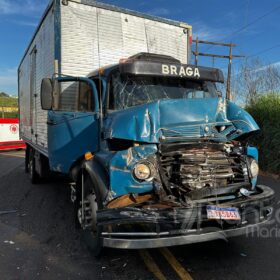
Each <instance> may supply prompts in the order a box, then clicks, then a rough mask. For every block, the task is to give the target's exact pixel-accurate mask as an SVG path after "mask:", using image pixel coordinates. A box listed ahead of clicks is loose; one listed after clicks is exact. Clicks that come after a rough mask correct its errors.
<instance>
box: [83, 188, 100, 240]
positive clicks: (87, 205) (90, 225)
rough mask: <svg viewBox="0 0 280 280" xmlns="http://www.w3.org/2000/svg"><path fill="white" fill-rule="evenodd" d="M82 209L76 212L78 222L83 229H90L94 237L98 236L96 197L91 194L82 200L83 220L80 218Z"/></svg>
mask: <svg viewBox="0 0 280 280" xmlns="http://www.w3.org/2000/svg"><path fill="white" fill-rule="evenodd" d="M82 211H83V210H82V207H81V208H79V210H78V220H79V222H80V224H81V226H82V228H83V229H90V230H91V232H92V234H93V235H94V236H97V235H98V227H97V211H98V204H97V201H96V195H95V194H94V193H91V194H89V195H87V197H86V199H85V200H84V219H83V217H82Z"/></svg>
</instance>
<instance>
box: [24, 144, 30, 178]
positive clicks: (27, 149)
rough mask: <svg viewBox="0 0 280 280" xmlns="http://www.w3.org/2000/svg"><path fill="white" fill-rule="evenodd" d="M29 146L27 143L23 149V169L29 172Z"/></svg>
mask: <svg viewBox="0 0 280 280" xmlns="http://www.w3.org/2000/svg"><path fill="white" fill-rule="evenodd" d="M29 157H30V147H29V146H28V145H27V146H26V149H25V159H24V171H25V173H29V161H30V158H29Z"/></svg>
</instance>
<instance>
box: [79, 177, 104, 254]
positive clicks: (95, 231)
mask: <svg viewBox="0 0 280 280" xmlns="http://www.w3.org/2000/svg"><path fill="white" fill-rule="evenodd" d="M96 190H97V188H95V187H94V182H93V181H92V179H91V178H90V176H89V175H87V176H85V179H84V196H85V199H86V200H87V201H90V200H92V201H94V202H92V203H91V204H92V205H95V206H92V205H91V209H92V212H93V211H94V212H95V213H93V217H95V218H93V225H92V227H91V228H86V229H83V228H81V237H82V239H83V241H84V242H85V243H86V245H87V247H88V249H89V250H90V252H91V253H92V254H93V255H94V256H95V257H98V256H100V255H101V254H102V251H103V244H102V238H101V233H102V227H97V226H96V211H97V210H100V209H102V207H103V205H102V201H101V199H100V196H99V194H98V192H97V191H96ZM79 197H80V199H77V202H78V203H79V205H80V202H81V196H79ZM79 209H81V208H79ZM76 213H77V216H79V214H80V213H79V210H78V212H76ZM94 224H95V225H94Z"/></svg>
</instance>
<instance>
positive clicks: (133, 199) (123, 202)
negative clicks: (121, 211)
mask: <svg viewBox="0 0 280 280" xmlns="http://www.w3.org/2000/svg"><path fill="white" fill-rule="evenodd" d="M151 198H152V195H150V194H145V195H138V196H135V195H132V194H126V195H123V196H121V197H118V198H116V199H114V200H113V201H111V202H109V203H108V205H107V208H108V209H113V208H120V207H126V206H130V205H133V204H141V203H144V202H146V201H148V200H150V199H151Z"/></svg>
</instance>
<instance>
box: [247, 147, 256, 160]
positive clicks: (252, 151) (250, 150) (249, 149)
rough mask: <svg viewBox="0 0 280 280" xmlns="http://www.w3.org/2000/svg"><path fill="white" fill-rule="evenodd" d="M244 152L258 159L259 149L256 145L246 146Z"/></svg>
mask: <svg viewBox="0 0 280 280" xmlns="http://www.w3.org/2000/svg"><path fill="white" fill-rule="evenodd" d="M246 154H247V155H248V156H250V157H252V158H254V159H255V160H256V161H257V162H258V161H259V151H258V149H257V148H256V147H251V146H248V147H247V148H246Z"/></svg>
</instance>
